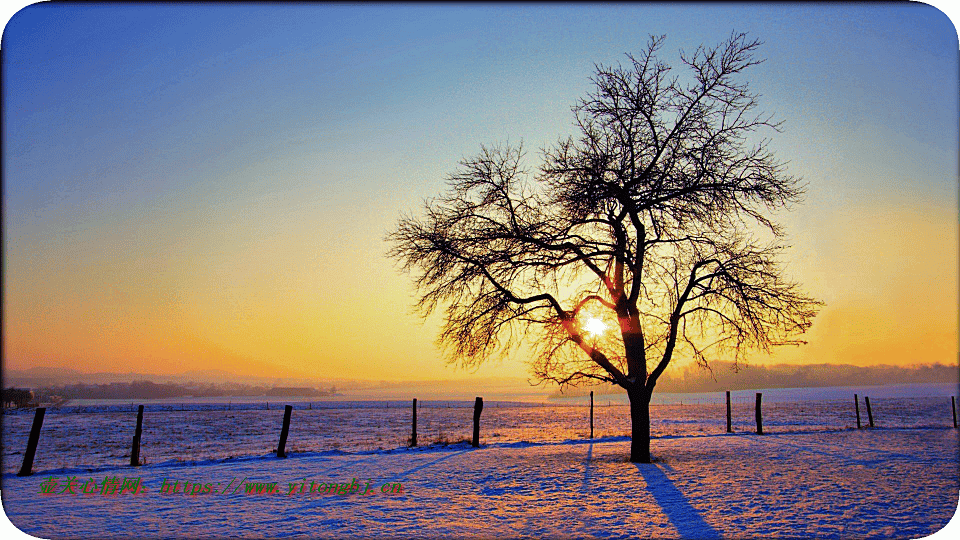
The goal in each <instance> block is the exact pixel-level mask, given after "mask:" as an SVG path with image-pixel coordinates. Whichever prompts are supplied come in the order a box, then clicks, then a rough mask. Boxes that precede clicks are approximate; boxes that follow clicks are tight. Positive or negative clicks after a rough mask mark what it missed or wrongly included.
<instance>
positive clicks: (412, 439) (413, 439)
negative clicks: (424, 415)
mask: <svg viewBox="0 0 960 540" xmlns="http://www.w3.org/2000/svg"><path fill="white" fill-rule="evenodd" d="M416 445H417V398H413V436H411V437H410V446H416Z"/></svg>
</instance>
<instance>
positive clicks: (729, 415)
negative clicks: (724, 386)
mask: <svg viewBox="0 0 960 540" xmlns="http://www.w3.org/2000/svg"><path fill="white" fill-rule="evenodd" d="M727 433H733V414H732V413H731V409H730V391H729V390H727Z"/></svg>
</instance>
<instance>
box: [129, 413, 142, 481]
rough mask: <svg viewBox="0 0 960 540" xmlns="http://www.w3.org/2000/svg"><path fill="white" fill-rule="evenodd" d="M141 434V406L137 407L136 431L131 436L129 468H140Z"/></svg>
mask: <svg viewBox="0 0 960 540" xmlns="http://www.w3.org/2000/svg"><path fill="white" fill-rule="evenodd" d="M142 433H143V405H140V406H139V407H137V430H136V431H135V432H134V434H133V446H132V447H131V448H130V466H131V467H138V466H140V435H141V434H142Z"/></svg>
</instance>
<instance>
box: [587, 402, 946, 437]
mask: <svg viewBox="0 0 960 540" xmlns="http://www.w3.org/2000/svg"><path fill="white" fill-rule="evenodd" d="M954 424H956V422H954ZM954 427H956V426H954ZM590 438H591V439H592V438H593V390H591V391H590Z"/></svg>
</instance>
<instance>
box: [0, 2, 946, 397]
mask: <svg viewBox="0 0 960 540" xmlns="http://www.w3.org/2000/svg"><path fill="white" fill-rule="evenodd" d="M734 30H735V31H743V32H747V33H749V35H750V36H752V37H756V38H759V39H760V40H761V41H763V43H764V44H763V46H762V48H761V49H760V51H759V55H760V56H761V57H763V58H765V62H764V63H762V64H761V65H759V66H756V67H755V68H753V70H752V72H751V73H750V74H749V76H748V80H749V82H750V84H751V88H752V89H754V90H756V91H758V92H759V93H760V94H761V98H760V106H761V110H763V111H766V112H770V113H773V114H774V115H775V117H776V118H778V119H780V120H782V121H783V123H784V124H783V130H784V132H783V133H773V134H770V135H771V138H772V145H771V147H772V149H773V150H774V152H775V154H776V156H777V157H778V158H779V159H781V160H783V161H786V162H788V164H789V172H790V173H791V174H793V175H796V176H798V177H801V178H802V179H803V181H804V182H806V183H807V185H808V188H807V190H808V194H807V198H806V202H805V203H804V204H803V205H801V206H799V207H797V208H795V209H794V210H793V211H791V212H789V213H783V214H779V215H778V216H777V218H778V219H779V220H780V221H781V222H782V223H783V224H784V225H785V226H786V230H787V232H788V234H789V235H790V238H791V244H792V246H793V247H792V248H791V250H790V251H789V253H788V255H789V258H788V260H787V267H788V271H789V273H790V275H791V276H792V277H794V278H795V279H796V280H798V281H800V282H801V283H803V285H804V287H805V288H806V290H807V291H808V292H809V293H810V294H811V295H813V296H815V297H817V298H819V299H821V300H823V301H824V302H825V307H824V308H823V310H822V311H821V313H820V315H819V316H818V318H817V319H816V321H815V323H814V326H813V327H812V328H811V330H810V331H809V332H808V333H807V335H806V336H805V339H806V340H807V341H808V342H809V343H808V345H806V346H803V347H796V348H790V349H784V350H779V351H777V352H776V353H775V354H773V355H771V356H769V357H767V356H757V357H754V359H753V360H752V361H753V362H756V363H760V364H763V363H777V362H789V363H804V362H810V363H823V362H828V363H849V364H856V365H871V364H878V363H888V364H900V365H909V364H915V363H932V362H941V363H956V362H957V342H958V330H957V327H958V324H957V316H958V315H957V305H958V287H957V283H958V275H957V274H958V270H957V268H958V264H957V262H958V244H960V237H958V229H960V227H958V217H957V216H958V214H957V208H958V201H957V193H958V178H957V172H958V161H957V156H958V146H960V142H958V117H960V113H958V41H957V32H956V29H955V27H954V25H953V23H952V22H951V21H950V19H949V18H948V17H947V16H946V15H944V14H943V13H941V12H940V11H938V10H937V9H936V8H933V7H930V6H926V5H922V4H891V3H884V4H856V5H829V4H827V5H821V4H815V5H812V4H797V5H792V4H782V3H775V4H772V5H748V4H732V5H715V6H707V5H696V4H689V5H688V4H676V5H675V4H663V5H660V4H637V5H619V6H618V5H591V6H578V5H572V6H566V5H538V6H510V5H467V6H460V5H443V6H423V5H419V6H418V5H414V6H395V5H386V6H335V5H309V4H288V5H281V6H276V5H262V4H242V3H241V4H196V5H176V4H159V5H150V4H133V5H108V4H90V5H71V4H57V5H44V4H38V5H34V6H29V7H27V8H25V9H23V10H21V11H19V12H18V13H17V14H16V15H14V16H13V18H12V19H11V20H10V22H9V23H8V24H7V26H6V28H5V30H4V33H3V40H2V43H0V47H2V55H3V57H2V61H3V74H4V79H3V143H4V152H3V249H4V254H3V264H4V267H3V293H4V294H3V357H4V367H5V368H6V369H28V368H31V367H36V366H62V367H70V368H73V369H80V370H84V371H108V372H131V371H132V372H140V373H155V374H169V373H179V372H183V371H187V370H194V369H224V370H227V371H232V372H235V373H238V374H245V375H258V376H259V375H272V374H278V375H283V376H309V377H318V378H350V379H371V380H413V379H452V378H456V379H461V378H465V377H478V376H511V377H514V376H515V377H526V376H528V375H529V371H528V367H527V365H526V363H525V362H526V361H527V360H528V358H525V351H523V350H518V351H516V352H515V353H514V354H512V355H510V356H509V357H508V358H506V359H504V360H502V361H499V362H492V363H489V364H487V365H484V366H482V367H480V368H479V369H477V370H470V371H467V370H464V369H463V368H458V367H456V366H451V365H448V364H447V363H446V362H445V361H444V360H443V357H442V353H441V351H440V350H438V348H437V347H436V346H435V344H434V339H435V337H436V335H437V331H438V327H439V319H438V318H437V317H432V318H429V319H427V320H425V321H424V320H422V319H421V318H420V317H419V316H418V315H417V314H415V313H414V311H413V304H414V302H415V292H416V291H415V290H414V289H413V286H412V281H411V279H410V277H409V276H407V275H405V274H402V273H401V272H399V271H398V268H397V265H396V264H395V263H394V262H393V261H391V260H390V259H388V258H387V257H386V252H387V250H388V248H389V246H388V245H387V244H386V243H385V241H384V237H385V235H386V234H387V233H388V232H389V231H390V230H391V229H392V228H393V227H394V226H395V225H396V223H397V220H398V219H399V218H400V216H401V215H403V214H404V213H411V212H415V211H416V210H417V209H418V208H419V206H420V205H421V202H422V200H423V199H424V198H428V197H432V196H435V195H437V194H439V193H440V192H441V190H442V189H443V181H444V178H445V176H446V175H448V174H450V173H451V172H453V171H454V170H455V168H456V166H457V163H458V162H459V161H460V160H461V159H463V158H465V157H468V156H471V155H473V154H475V153H476V152H477V151H478V150H479V148H480V145H481V144H487V145H489V144H496V143H498V142H507V141H510V142H519V141H522V142H523V145H524V146H525V147H526V148H527V149H530V152H529V157H530V158H531V161H530V162H529V164H530V165H532V166H535V164H536V158H537V153H538V149H540V148H544V147H547V146H549V145H551V144H553V143H555V142H556V141H557V140H559V139H561V138H566V136H568V135H572V134H574V128H573V126H572V119H573V116H572V114H571V113H570V107H571V106H572V105H573V104H575V102H576V100H577V99H578V98H580V97H582V96H584V95H586V93H587V92H588V91H589V90H590V88H591V87H590V81H589V78H590V75H591V74H592V73H593V70H594V67H595V65H596V64H597V63H601V64H606V65H609V64H613V63H617V62H620V61H623V60H625V56H624V54H625V53H628V52H638V51H640V49H641V48H642V47H643V46H644V44H645V43H646V40H647V36H649V35H651V34H657V35H659V34H665V35H666V36H667V40H666V44H665V47H664V49H663V57H664V59H665V60H666V61H667V62H668V63H671V64H672V65H675V66H676V65H677V64H679V57H678V51H679V50H680V49H683V50H687V51H691V50H693V49H695V48H696V47H697V46H698V45H700V44H706V45H713V44H717V43H719V42H721V41H722V40H723V39H725V38H726V37H728V36H729V35H730V33H731V31H734ZM678 364H682V361H681V362H678Z"/></svg>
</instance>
